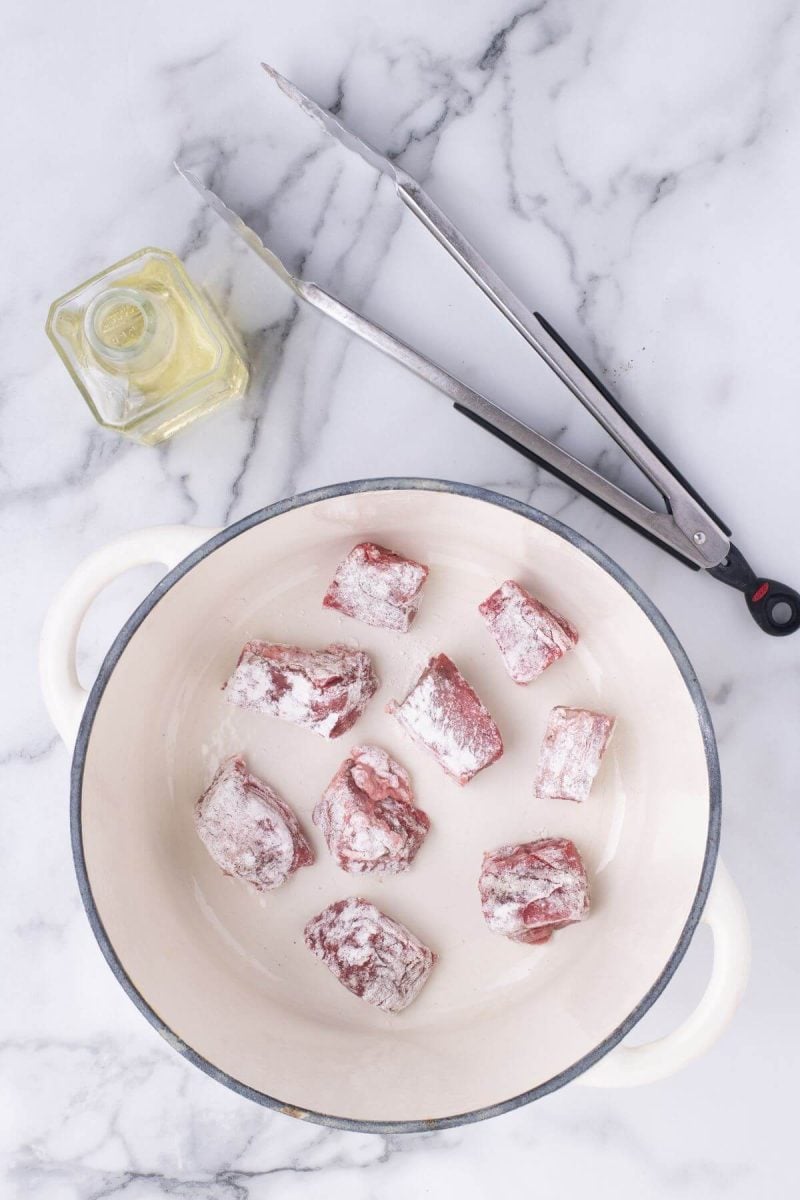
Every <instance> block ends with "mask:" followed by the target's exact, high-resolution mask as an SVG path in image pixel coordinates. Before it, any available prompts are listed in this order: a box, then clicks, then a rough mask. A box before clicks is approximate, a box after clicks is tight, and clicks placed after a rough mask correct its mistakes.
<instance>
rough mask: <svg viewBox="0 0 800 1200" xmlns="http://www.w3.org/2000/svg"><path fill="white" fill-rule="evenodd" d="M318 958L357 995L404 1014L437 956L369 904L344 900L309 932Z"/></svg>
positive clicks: (326, 911) (321, 915) (309, 943)
mask: <svg viewBox="0 0 800 1200" xmlns="http://www.w3.org/2000/svg"><path fill="white" fill-rule="evenodd" d="M305 942H306V945H307V946H308V948H309V950H310V951H311V952H312V954H315V955H316V956H317V958H320V959H322V961H323V962H324V963H325V966H326V967H327V968H328V969H329V970H330V971H331V972H332V973H333V974H334V975H335V976H336V978H337V979H338V980H339V982H340V983H342V984H343V985H344V986H345V987H346V988H347V989H348V990H349V991H351V992H353V994H354V995H356V996H360V997H361V999H362V1000H366V1001H367V1003H369V1004H375V1005H376V1006H377V1007H378V1008H382V1009H383V1010H384V1011H385V1012H400V1011H401V1009H404V1008H407V1007H408V1005H409V1004H411V1002H412V1000H415V999H416V997H417V996H418V995H419V993H420V991H421V990H422V987H423V985H424V984H425V981H426V980H427V978H428V976H429V975H430V972H431V968H432V967H433V964H434V963H435V962H436V955H435V954H434V953H433V951H432V950H429V949H428V947H427V946H425V945H424V944H423V943H422V942H421V941H420V940H419V939H418V938H416V937H415V936H414V934H413V933H411V931H410V930H408V929H406V927H405V925H401V924H400V923H399V921H393V920H392V919H391V917H387V916H386V915H385V913H382V912H381V911H380V909H378V908H376V907H375V905H374V904H370V902H369V901H368V900H363V899H360V898H358V897H351V898H349V899H347V900H338V901H337V902H336V903H335V904H331V905H330V906H329V907H328V908H326V909H324V910H323V911H322V912H321V913H319V914H318V915H317V916H316V917H313V918H312V919H311V920H310V921H309V922H308V924H307V925H306V928H305Z"/></svg>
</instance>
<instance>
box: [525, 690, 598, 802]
mask: <svg viewBox="0 0 800 1200" xmlns="http://www.w3.org/2000/svg"><path fill="white" fill-rule="evenodd" d="M615 724H616V722H615V720H614V718H613V717H608V716H606V715H605V713H597V712H591V711H590V710H589V709H587V708H562V707H557V708H554V709H553V710H552V712H551V713H550V719H549V721H548V723H547V729H546V731H545V735H544V740H543V741H542V749H541V751H540V754H539V767H538V772H537V775H536V784H535V788H534V791H535V794H536V796H537V797H538V798H539V799H556V800H576V801H579V802H580V801H583V800H586V799H587V798H588V796H589V792H590V791H591V788H592V784H593V783H594V778H595V775H596V774H597V772H598V771H599V770H600V763H601V762H602V759H603V755H604V754H605V752H606V750H607V748H608V743H609V742H610V740H611V735H612V733H613V732H614V726H615Z"/></svg>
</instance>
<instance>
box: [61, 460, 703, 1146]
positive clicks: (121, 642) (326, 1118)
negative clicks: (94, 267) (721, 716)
mask: <svg viewBox="0 0 800 1200" xmlns="http://www.w3.org/2000/svg"><path fill="white" fill-rule="evenodd" d="M412 490H413V491H432V492H450V493H454V494H456V495H460V496H466V497H468V498H470V499H474V500H482V501H484V502H486V503H487V504H493V505H496V506H497V507H499V508H505V509H507V510H508V511H510V512H513V513H516V514H518V515H519V516H522V517H525V518H527V519H528V520H530V521H533V522H534V523H535V524H537V525H541V526H543V527H544V528H545V529H548V530H550V531H551V532H552V533H555V534H557V535H558V536H559V537H562V538H564V539H565V540H566V541H567V542H569V543H570V544H571V545H573V546H575V547H577V548H578V549H579V550H582V551H583V553H584V554H586V555H588V556H589V558H591V559H593V560H594V562H596V563H597V564H598V565H599V566H601V567H602V568H603V569H604V570H605V571H606V572H607V573H608V574H609V575H611V577H612V578H613V579H615V580H616V581H617V583H619V584H620V585H621V586H622V587H623V588H624V589H625V591H626V592H627V593H628V595H630V596H631V597H632V598H633V599H634V600H635V601H636V603H637V604H638V605H639V608H640V609H641V610H642V611H643V612H644V613H645V615H646V616H647V617H648V619H649V620H650V622H651V623H652V624H653V625H654V626H655V628H656V630H657V631H658V633H659V634H660V636H661V638H662V639H663V641H664V642H665V644H666V646H667V648H668V650H669V651H670V653H671V655H672V657H673V659H674V660H675V663H676V665H677V667H678V670H679V671H680V673H681V677H682V678H683V681H684V683H685V685H686V688H687V689H688V692H689V695H690V696H691V698H692V702H693V704H694V707H695V710H696V712H697V720H698V724H699V726H700V732H701V735H702V739H703V748H704V751H705V757H706V765H707V770H708V784H709V813H708V834H707V837H706V847H705V855H704V859H703V866H702V870H701V872H700V880H699V883H698V887H697V891H696V893H695V897H694V900H693V902H692V907H691V910H690V912H689V916H688V917H687V920H686V923H685V925H684V927H683V929H682V931H681V934H680V936H679V938H678V941H677V943H676V945H675V948H674V949H673V951H672V953H671V954H670V956H669V958H668V959H667V962H666V965H665V966H664V969H663V970H662V972H661V974H660V975H659V977H658V978H657V979H656V981H655V983H654V984H653V985H652V987H651V988H650V989H649V991H647V992H646V993H645V995H644V996H643V997H642V999H641V1000H640V1001H639V1003H638V1004H637V1005H636V1007H635V1008H634V1009H633V1010H632V1012H631V1013H630V1014H629V1015H628V1016H627V1017H626V1018H625V1020H624V1021H622V1023H621V1024H620V1025H618V1026H617V1028H616V1029H615V1030H614V1031H613V1032H612V1033H611V1034H609V1035H608V1037H606V1038H605V1039H604V1040H603V1041H602V1042H600V1043H599V1044H598V1045H597V1046H595V1047H594V1049H593V1050H591V1051H590V1052H589V1053H588V1054H586V1055H584V1057H583V1058H581V1059H579V1060H578V1061H577V1062H576V1063H573V1064H572V1065H571V1066H569V1067H567V1068H566V1069H565V1070H563V1071H560V1072H559V1073H558V1074H557V1075H554V1076H553V1077H552V1078H551V1079H548V1080H546V1081H545V1082H544V1083H541V1084H539V1085H538V1086H537V1087H534V1088H531V1089H530V1090H528V1091H525V1092H521V1093H520V1094H519V1095H516V1096H512V1097H510V1098H509V1099H508V1100H503V1101H501V1102H500V1103H498V1104H490V1105H487V1106H485V1107H483V1108H477V1109H473V1110H471V1111H469V1112H463V1113H457V1114H454V1115H452V1116H448V1117H440V1118H437V1119H430V1120H424V1119H423V1120H414V1121H369V1120H355V1119H353V1118H350V1117H338V1116H336V1115H333V1114H330V1113H321V1112H314V1111H312V1110H309V1109H306V1108H302V1107H298V1106H296V1105H294V1104H291V1103H287V1102H286V1101H282V1100H279V1099H277V1098H276V1097H274V1096H268V1095H266V1093H264V1092H260V1091H258V1090H257V1089H255V1088H251V1087H248V1086H247V1085H246V1084H243V1083H241V1082H240V1081H239V1080H238V1079H235V1078H234V1077H233V1076H231V1075H229V1074H227V1072H225V1071H222V1070H220V1069H219V1068H218V1067H216V1066H214V1064H213V1063H211V1062H209V1061H208V1060H207V1059H205V1058H203V1056H202V1055H201V1054H198V1053H197V1051H196V1050H194V1049H193V1048H192V1047H191V1046H189V1045H188V1044H187V1043H186V1042H184V1041H183V1039H182V1038H180V1037H179V1036H178V1034H176V1033H175V1032H174V1030H172V1029H170V1028H169V1026H168V1025H167V1024H166V1023H165V1022H164V1021H162V1020H161V1018H160V1017H159V1015H158V1013H157V1012H155V1011H154V1009H152V1008H151V1007H150V1005H149V1004H148V1002H147V1001H146V1000H145V998H144V996H143V995H142V994H141V993H140V992H139V991H138V989H137V988H136V986H135V984H134V983H133V982H132V980H131V979H130V978H129V977H128V975H127V973H126V971H125V968H124V967H123V965H122V963H121V962H120V960H119V958H118V957H117V954H116V951H115V950H114V947H113V945H112V943H111V939H110V938H109V936H108V934H107V933H106V930H105V928H104V926H103V922H102V920H101V917H100V914H99V912H98V909H97V906H96V904H95V901H94V897H93V895H92V890H91V886H90V884H89V877H88V872H87V867H86V859H85V855H84V849H83V837H82V826H81V799H82V790H83V773H84V767H85V763H86V755H87V750H88V746H89V739H90V737H91V733H92V727H93V725H94V720H95V716H96V714H97V710H98V708H99V705H100V702H101V700H102V697H103V693H104V691H105V688H106V685H107V683H108V681H109V679H110V677H111V674H112V672H113V670H114V668H115V666H116V664H117V662H118V661H119V659H120V657H121V655H122V653H123V652H124V650H125V648H126V647H127V645H128V643H129V641H130V639H131V637H132V636H133V634H134V633H135V632H136V630H137V629H138V628H139V626H140V625H141V624H142V622H143V621H144V619H145V618H146V617H147V615H148V614H149V613H150V612H151V610H152V609H153V608H154V607H155V605H156V604H158V602H159V600H160V599H161V598H162V597H163V596H164V595H165V594H166V593H167V592H168V591H169V590H170V588H172V587H173V586H174V585H175V584H176V583H177V582H178V580H179V579H182V578H183V576H184V575H186V574H188V572H189V571H191V570H192V568H193V567H194V566H196V565H197V563H199V562H202V560H203V559H204V558H207V557H208V555H210V554H213V552H214V551H215V550H217V549H218V548H219V547H220V546H223V545H225V543H226V542H229V541H231V540H232V539H233V538H235V537H238V536H239V535H240V534H242V533H246V532H247V530H249V529H252V528H253V527H254V526H255V525H260V524H263V522H265V521H269V520H273V519H274V518H275V517H279V516H282V515H283V513H286V512H291V511H292V510H293V509H295V508H302V507H304V506H305V505H308V504H318V503H319V502H321V501H323V500H330V499H333V498H335V497H338V496H345V495H353V494H355V493H364V492H384V491H412ZM720 818H721V780H720V769H719V758H718V755H717V745H716V739H715V736H714V729H713V726H712V723H711V716H710V714H709V711H708V706H707V704H706V701H705V697H704V696H703V692H702V689H701V687H700V683H699V681H698V679H697V676H696V675H695V672H694V669H693V667H692V665H691V663H690V662H689V659H688V657H687V654H686V651H685V650H684V649H683V646H682V645H681V643H680V642H679V640H678V638H677V637H676V635H675V633H674V632H673V631H672V629H671V628H670V626H669V624H668V623H667V621H666V620H665V618H664V617H663V615H662V614H661V612H660V611H659V609H658V608H656V606H655V604H654V603H653V601H652V600H651V599H650V598H649V597H648V596H647V595H646V594H645V593H644V592H643V591H642V589H641V588H640V587H639V585H638V584H637V583H636V582H635V581H634V580H633V579H632V578H631V577H630V575H628V574H627V572H626V571H624V570H623V569H622V567H620V566H619V565H618V564H617V563H616V562H614V560H613V559H612V558H610V557H609V556H608V555H607V554H606V553H605V552H604V551H603V550H601V549H599V547H597V546H595V545H594V544H593V543H592V542H590V541H588V540H587V539H586V538H585V537H583V536H582V534H580V533H577V532H576V531H575V530H574V529H570V528H569V526H567V525H564V524H563V523H562V522H561V521H559V520H557V519H556V518H555V517H550V516H548V515H547V514H546V513H542V512H539V511H538V509H535V508H532V507H531V506H530V505H527V504H524V503H522V502H521V501H519V500H513V499H511V498H510V497H508V496H503V495H500V494H499V493H497V492H492V491H489V490H487V489H486V488H481V487H476V486H474V485H472V484H466V483H455V482H451V481H448V480H439V479H424V478H406V477H399V478H381V479H362V480H355V481H352V482H348V483H338V484H334V485H332V486H328V487H322V488H316V489H314V490H313V491H308V492H304V493H301V494H300V495H298V496H293V497H291V498H290V499H287V500H279V501H277V502H276V503H275V504H270V505H268V506H267V507H266V508H262V509H259V510H258V511H257V512H254V513H251V514H250V515H249V516H247V517H243V518H242V520H240V521H236V522H235V523H234V524H233V525H229V526H227V527H226V528H225V529H223V530H221V531H220V532H219V533H218V534H215V535H214V537H212V538H210V539H209V540H208V541H207V542H205V543H204V544H203V545H202V546H200V547H198V549H196V550H194V551H193V552H192V553H191V554H190V555H189V556H188V557H187V558H185V559H184V560H183V561H182V562H180V563H179V564H178V565H177V566H176V567H174V568H173V569H172V570H171V571H169V572H168V574H166V575H165V576H164V578H163V579H162V580H161V581H160V582H159V583H158V584H156V586H155V587H154V588H153V590H152V591H151V592H150V593H149V595H148V596H147V597H146V598H145V599H144V600H143V601H142V603H141V604H140V605H139V607H138V608H137V609H136V610H135V611H134V612H133V613H132V614H131V616H130V617H129V618H128V620H127V621H126V622H125V624H124V625H123V626H122V628H121V630H120V632H119V633H118V635H117V637H116V638H115V640H114V642H113V644H112V646H111V649H110V650H109V651H108V654H107V655H106V657H105V659H104V660H103V664H102V666H101V668H100V671H99V673H98V675H97V678H96V680H95V682H94V685H93V686H92V689H91V691H90V693H89V696H88V699H87V703H86V708H85V710H84V714H83V717H82V720H81V724H80V729H79V731H78V738H77V741H76V743H75V752H74V755H73V760H72V771H71V791H70V826H71V838H72V854H73V859H74V863H75V871H76V874H77V877H78V887H79V889H80V895H81V900H82V901H83V906H84V908H85V910H86V915H87V916H88V918H89V924H90V925H91V928H92V932H93V933H94V936H95V938H96V939H97V942H98V944H99V946H100V949H101V951H102V953H103V957H104V958H105V960H106V962H107V963H108V965H109V967H110V968H111V970H112V971H113V973H114V975H115V977H116V979H117V981H118V983H119V984H120V985H121V986H122V988H123V989H124V990H125V992H126V993H127V995H128V997H129V998H130V999H131V1000H132V1001H133V1003H134V1004H135V1005H136V1007H137V1008H138V1010H139V1012H140V1013H142V1014H143V1016H144V1017H146V1019H147V1020H148V1021H149V1022H150V1024H151V1025H152V1026H153V1028H154V1029H156V1030H157V1031H158V1032H159V1033H160V1034H161V1036H162V1037H163V1038H164V1039H165V1041H167V1042H168V1043H169V1045H170V1046H172V1047H173V1049H175V1050H177V1051H178V1053H179V1054H181V1055H182V1056H183V1057H184V1058H185V1059H187V1060H188V1062H190V1063H192V1064H193V1065H194V1066H195V1067H199V1068H200V1070H201V1071H204V1072H205V1074H206V1075H209V1076H210V1077H211V1078H212V1079H215V1080H216V1081H217V1082H218V1083H222V1084H224V1085H225V1086H226V1087H228V1088H230V1089H231V1090H232V1091H234V1092H236V1093H238V1094H239V1095H240V1096H244V1097H246V1098H247V1099H248V1100H254V1101H255V1102H256V1103H257V1104H261V1105H263V1106H265V1107H266V1108H271V1109H275V1110H276V1111H278V1112H281V1113H285V1114H288V1115H290V1116H293V1117H299V1118H301V1119H303V1120H307V1121H311V1122H313V1123H315V1124H318V1125H326V1126H330V1127H332V1128H334V1129H347V1130H355V1131H359V1132H362V1133H363V1132H367V1133H380V1134H390V1133H419V1132H426V1131H430V1130H435V1129H449V1128H451V1127H453V1126H457V1125H466V1124H470V1123H472V1122H474V1121H483V1120H486V1119H487V1118H489V1117H495V1116H498V1115H500V1114H501V1113H506V1112H510V1111H511V1110H512V1109H515V1108H519V1107H521V1106H522V1105H524V1104H530V1103H531V1102H532V1101H534V1100H538V1099H540V1098H541V1097H542V1096H546V1095H548V1094H549V1093H550V1092H554V1091H556V1090H557V1089H558V1088H561V1087H564V1085H565V1084H567V1083H571V1082H572V1080H574V1079H576V1078H577V1077H578V1076H579V1075H581V1074H583V1072H584V1071H587V1070H588V1069H589V1068H590V1067H592V1066H593V1065H594V1064H595V1063H596V1062H598V1061H599V1060H600V1059H601V1058H603V1056H604V1055H605V1054H607V1053H608V1052H609V1050H612V1049H613V1047H614V1046H616V1045H617V1044H618V1043H619V1042H621V1041H622V1039H623V1038H624V1037H625V1036H626V1035H627V1034H628V1033H630V1031H631V1030H632V1029H633V1027H634V1026H635V1025H636V1024H637V1022H638V1021H640V1020H641V1018H642V1017H643V1016H644V1014H645V1013H646V1012H647V1010H648V1009H649V1008H650V1007H651V1005H652V1004H653V1003H654V1002H655V1001H656V999H657V998H658V997H659V996H660V995H661V993H662V992H663V990H664V988H665V987H666V985H667V984H668V983H669V981H670V979H671V978H672V976H673V975H674V973H675V971H676V969H677V967H678V965H679V963H680V961H681V959H682V958H683V956H684V954H685V953H686V951H687V949H688V946H689V943H690V941H691V939H692V936H693V934H694V931H695V929H696V928H697V925H698V923H699V921H700V917H701V915H702V912H703V908H704V906H705V903H706V900H707V898H708V893H709V889H710V887H711V881H712V878H713V874H714V868H715V865H716V860H717V853H718V850H719V838H720Z"/></svg>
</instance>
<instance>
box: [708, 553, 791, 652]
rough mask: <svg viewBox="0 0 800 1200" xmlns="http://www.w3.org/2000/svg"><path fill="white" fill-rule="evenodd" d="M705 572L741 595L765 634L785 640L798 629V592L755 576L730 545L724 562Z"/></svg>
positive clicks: (747, 563) (786, 585) (784, 585)
mask: <svg viewBox="0 0 800 1200" xmlns="http://www.w3.org/2000/svg"><path fill="white" fill-rule="evenodd" d="M708 573H709V575H713V576H714V578H715V579H719V580H720V582H722V583H727V584H728V586H729V587H732V588H736V590H737V591H738V592H743V593H744V598H745V600H746V602H747V607H748V610H749V612H750V616H751V617H752V618H753V620H754V621H755V623H756V624H757V625H758V627H759V629H763V630H764V633H769V634H771V635H772V637H786V635H787V634H789V633H796V632H797V630H798V629H800V593H798V592H796V591H795V590H794V588H791V587H789V585H788V584H786V583H778V581H777V580H776V579H762V578H761V576H760V575H756V573H755V571H754V570H753V568H752V567H751V566H750V564H749V562H748V561H747V559H746V558H745V557H744V555H743V554H742V552H741V551H740V550H737V548H736V546H734V545H733V543H732V542H731V548H730V550H729V551H728V557H727V558H726V559H725V561H724V562H721V563H720V564H719V566H718V567H712V568H711V570H710V571H709V572H708Z"/></svg>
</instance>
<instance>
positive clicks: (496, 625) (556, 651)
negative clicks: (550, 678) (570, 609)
mask: <svg viewBox="0 0 800 1200" xmlns="http://www.w3.org/2000/svg"><path fill="white" fill-rule="evenodd" d="M478 611H479V612H480V614H481V616H482V617H483V619H484V621H485V622H486V625H487V628H488V630H489V632H490V633H491V635H492V637H493V638H494V640H495V641H496V642H497V646H498V649H499V650H500V654H501V655H502V658H503V662H504V663H505V667H506V670H507V671H508V673H509V675H510V676H511V678H512V679H513V680H514V682H515V683H523V684H524V683H530V682H531V681H532V680H533V679H536V678H537V676H539V675H541V674H542V672H543V671H546V670H547V668H548V667H550V666H552V665H553V663H554V662H558V660H559V659H560V658H563V656H564V655H565V654H566V653H567V651H568V650H571V649H572V647H573V646H575V645H577V642H578V633H577V631H576V630H575V629H574V628H573V626H572V625H570V623H569V621H568V620H567V619H566V617H562V616H560V614H559V613H557V612H553V610H552V609H550V608H548V607H547V606H546V605H545V604H542V602H541V601H540V600H537V599H536V598H535V596H532V595H531V594H530V592H527V591H526V590H525V588H524V587H522V585H521V584H519V583H517V582H516V580H514V579H507V580H506V581H505V583H503V584H501V585H500V587H499V588H498V589H497V591H495V592H492V594H491V596H487V598H486V599H485V600H484V601H483V603H482V604H479V605H478Z"/></svg>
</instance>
